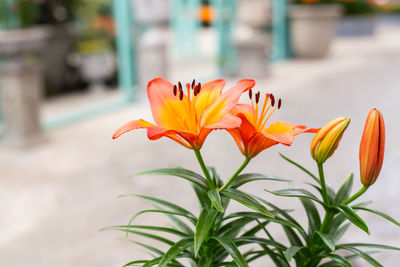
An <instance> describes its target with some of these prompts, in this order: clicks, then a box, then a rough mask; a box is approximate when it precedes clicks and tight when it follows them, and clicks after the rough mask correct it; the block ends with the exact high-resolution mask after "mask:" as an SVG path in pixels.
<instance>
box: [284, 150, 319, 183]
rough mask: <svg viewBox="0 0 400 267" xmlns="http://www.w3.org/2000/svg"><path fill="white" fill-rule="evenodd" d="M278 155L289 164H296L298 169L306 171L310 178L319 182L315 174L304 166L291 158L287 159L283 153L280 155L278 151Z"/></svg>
mask: <svg viewBox="0 0 400 267" xmlns="http://www.w3.org/2000/svg"><path fill="white" fill-rule="evenodd" d="M279 155H280V156H281V157H282V158H283V159H284V160H286V161H287V162H289V163H290V164H293V165H294V166H296V167H297V168H299V169H300V170H302V171H303V172H305V173H307V174H308V175H309V176H310V177H311V178H313V179H314V181H316V182H317V183H318V184H320V182H319V179H318V178H317V176H315V175H314V174H313V173H312V172H310V171H309V170H307V169H306V168H304V167H303V166H302V165H300V164H299V163H297V162H294V161H293V160H291V159H289V158H288V157H285V156H284V155H282V154H281V153H279Z"/></svg>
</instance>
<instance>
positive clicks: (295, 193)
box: [264, 188, 326, 207]
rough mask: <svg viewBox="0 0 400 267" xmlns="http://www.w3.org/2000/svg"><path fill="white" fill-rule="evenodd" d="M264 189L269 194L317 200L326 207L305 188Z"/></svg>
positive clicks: (323, 204)
mask: <svg viewBox="0 0 400 267" xmlns="http://www.w3.org/2000/svg"><path fill="white" fill-rule="evenodd" d="M264 190H265V191H267V192H269V193H271V194H274V195H276V196H281V197H298V198H308V199H311V200H313V201H315V202H318V203H319V204H321V205H322V206H324V207H326V204H325V203H324V202H322V201H320V200H319V199H318V198H317V197H316V196H315V195H314V194H312V193H311V192H309V191H307V190H305V189H295V188H293V189H292V188H290V189H283V190H278V191H268V190H266V189H264Z"/></svg>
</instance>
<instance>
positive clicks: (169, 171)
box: [136, 167, 208, 190]
mask: <svg viewBox="0 0 400 267" xmlns="http://www.w3.org/2000/svg"><path fill="white" fill-rule="evenodd" d="M136 175H170V176H176V177H179V178H183V179H185V180H188V181H189V182H191V183H193V184H195V185H197V186H199V187H201V188H202V189H204V190H207V188H208V184H207V180H206V179H205V178H204V177H203V176H202V175H200V174H198V173H196V172H194V171H191V170H187V169H184V168H181V167H174V168H163V169H156V170H150V171H145V172H141V173H138V174H136Z"/></svg>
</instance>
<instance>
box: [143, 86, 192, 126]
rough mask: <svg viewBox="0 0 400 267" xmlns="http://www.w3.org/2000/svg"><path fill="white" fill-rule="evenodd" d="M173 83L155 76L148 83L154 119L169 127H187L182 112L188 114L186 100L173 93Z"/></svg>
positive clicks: (159, 123) (148, 93)
mask: <svg viewBox="0 0 400 267" xmlns="http://www.w3.org/2000/svg"><path fill="white" fill-rule="evenodd" d="M173 88H174V86H173V84H172V83H170V82H169V81H167V80H165V79H163V78H155V79H153V80H152V81H150V82H149V83H148V85H147V95H148V97H149V101H150V105H151V112H152V114H153V118H154V121H155V122H156V123H157V124H158V125H160V126H162V127H164V128H167V129H181V130H183V129H185V124H184V121H183V120H182V114H186V110H185V106H184V101H180V100H179V97H177V96H175V95H174V93H173Z"/></svg>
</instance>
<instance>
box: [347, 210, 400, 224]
mask: <svg viewBox="0 0 400 267" xmlns="http://www.w3.org/2000/svg"><path fill="white" fill-rule="evenodd" d="M352 208H353V209H355V210H365V211H369V212H371V213H374V214H376V215H379V216H381V217H382V218H384V219H386V220H388V221H389V222H391V223H393V224H395V225H397V226H400V223H399V222H398V221H396V220H395V219H393V218H392V217H390V216H389V215H386V214H385V213H383V212H380V211H377V210H373V209H369V208H365V207H360V206H353V207H352Z"/></svg>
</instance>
